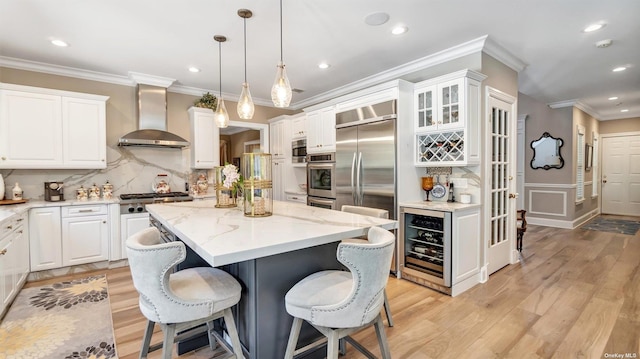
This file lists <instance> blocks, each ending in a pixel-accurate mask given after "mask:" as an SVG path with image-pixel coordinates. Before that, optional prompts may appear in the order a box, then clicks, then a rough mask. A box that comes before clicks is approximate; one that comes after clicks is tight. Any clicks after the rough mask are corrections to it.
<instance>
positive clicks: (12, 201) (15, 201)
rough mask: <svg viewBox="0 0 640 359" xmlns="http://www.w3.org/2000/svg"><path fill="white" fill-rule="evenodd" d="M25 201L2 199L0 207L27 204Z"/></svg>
mask: <svg viewBox="0 0 640 359" xmlns="http://www.w3.org/2000/svg"><path fill="white" fill-rule="evenodd" d="M27 201H28V200H27V199H15V200H14V199H3V200H0V206H3V205H5V204H19V203H27Z"/></svg>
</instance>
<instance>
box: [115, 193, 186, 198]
mask: <svg viewBox="0 0 640 359" xmlns="http://www.w3.org/2000/svg"><path fill="white" fill-rule="evenodd" d="M179 197H190V196H189V194H188V193H187V192H169V193H153V192H149V193H126V194H121V195H120V199H122V200H129V199H147V198H151V199H153V198H179Z"/></svg>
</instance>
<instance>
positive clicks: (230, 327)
mask: <svg viewBox="0 0 640 359" xmlns="http://www.w3.org/2000/svg"><path fill="white" fill-rule="evenodd" d="M224 324H225V325H226V326H227V332H228V333H229V337H231V345H233V353H234V354H235V355H236V359H244V355H242V344H240V337H239V336H238V329H237V328H236V322H235V321H234V320H233V313H232V312H231V308H227V309H225V310H224Z"/></svg>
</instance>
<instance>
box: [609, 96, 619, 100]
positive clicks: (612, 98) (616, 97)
mask: <svg viewBox="0 0 640 359" xmlns="http://www.w3.org/2000/svg"><path fill="white" fill-rule="evenodd" d="M617 99H618V96H612V97H609V101H613V100H617Z"/></svg>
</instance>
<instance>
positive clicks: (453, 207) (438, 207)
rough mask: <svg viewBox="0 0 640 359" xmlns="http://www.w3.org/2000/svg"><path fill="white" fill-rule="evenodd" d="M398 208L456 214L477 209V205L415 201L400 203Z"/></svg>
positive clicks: (478, 205)
mask: <svg viewBox="0 0 640 359" xmlns="http://www.w3.org/2000/svg"><path fill="white" fill-rule="evenodd" d="M400 207H411V208H418V209H430V210H432V211H442V212H456V211H464V210H467V209H472V208H479V207H480V204H479V203H468V204H465V203H460V202H444V201H429V202H426V201H415V202H400Z"/></svg>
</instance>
